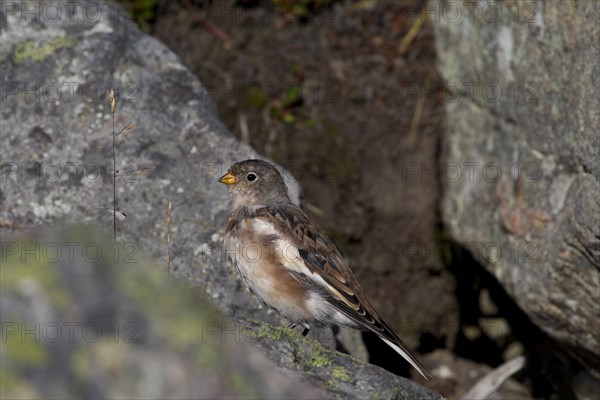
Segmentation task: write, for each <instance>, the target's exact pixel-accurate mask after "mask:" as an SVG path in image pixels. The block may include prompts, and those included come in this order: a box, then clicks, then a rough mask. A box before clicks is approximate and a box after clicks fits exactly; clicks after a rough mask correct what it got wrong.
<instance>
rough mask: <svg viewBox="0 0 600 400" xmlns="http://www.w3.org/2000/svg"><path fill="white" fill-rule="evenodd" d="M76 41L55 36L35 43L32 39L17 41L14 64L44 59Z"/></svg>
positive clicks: (73, 44)
mask: <svg viewBox="0 0 600 400" xmlns="http://www.w3.org/2000/svg"><path fill="white" fill-rule="evenodd" d="M76 43H77V42H76V41H75V39H73V38H63V37H60V38H55V39H51V40H48V41H46V42H43V43H41V44H40V45H36V43H35V41H33V40H26V41H25V42H23V43H19V44H18V45H17V48H16V49H15V54H14V56H13V59H14V61H15V63H16V64H18V63H21V62H24V61H26V60H27V59H31V60H32V61H44V60H45V59H46V58H48V56H51V55H52V54H54V52H55V51H56V50H58V49H65V48H70V47H73V46H75V44H76Z"/></svg>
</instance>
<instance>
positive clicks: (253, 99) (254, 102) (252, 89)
mask: <svg viewBox="0 0 600 400" xmlns="http://www.w3.org/2000/svg"><path fill="white" fill-rule="evenodd" d="M266 102H267V94H266V93H265V91H264V90H263V89H262V88H261V87H260V86H259V85H258V84H256V85H251V86H249V87H248V90H247V91H246V104H247V105H248V106H250V107H255V108H262V107H263V106H264V105H265V104H266Z"/></svg>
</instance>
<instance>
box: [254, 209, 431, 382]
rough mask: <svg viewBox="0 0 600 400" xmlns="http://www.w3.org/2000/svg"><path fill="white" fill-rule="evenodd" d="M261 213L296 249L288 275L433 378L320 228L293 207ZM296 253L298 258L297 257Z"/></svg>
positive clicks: (288, 264) (287, 262)
mask: <svg viewBox="0 0 600 400" xmlns="http://www.w3.org/2000/svg"><path fill="white" fill-rule="evenodd" d="M262 214H263V216H264V218H266V219H267V221H268V222H269V224H270V225H272V226H273V228H274V229H275V230H276V231H277V232H278V234H279V236H282V237H284V240H285V241H286V242H288V243H287V245H288V246H289V245H290V244H291V246H292V247H293V248H289V247H288V248H287V249H286V253H287V254H288V255H290V254H293V255H294V256H292V257H285V265H284V267H286V268H287V269H288V273H290V274H291V275H292V276H293V277H294V278H295V279H297V280H298V281H300V282H303V283H304V284H306V285H308V286H310V287H311V288H312V289H313V290H314V291H315V292H317V293H319V294H320V295H321V296H322V297H323V298H324V299H325V300H326V301H327V302H328V303H330V304H331V305H332V306H333V307H335V308H336V309H337V310H338V311H340V312H341V313H342V314H343V315H345V316H346V317H348V318H349V319H351V320H352V321H354V322H355V323H356V324H357V325H359V326H361V327H363V328H365V329H366V330H370V331H372V332H374V333H375V334H377V335H378V336H379V337H380V338H381V339H382V340H383V341H385V342H386V343H387V344H388V345H389V346H390V347H392V348H393V349H394V350H396V352H398V353H399V354H400V355H401V356H402V357H403V358H404V359H405V360H406V361H408V362H409V363H410V364H411V365H412V366H413V367H414V368H415V369H416V370H417V371H418V372H419V373H420V374H421V375H423V377H425V378H426V379H428V378H429V377H430V375H429V373H428V372H427V371H426V370H425V368H424V367H423V366H422V365H421V364H420V363H419V362H418V361H417V360H416V359H415V358H414V357H413V356H412V355H411V354H410V352H409V351H408V349H406V347H405V345H404V344H403V343H402V341H401V340H400V338H399V337H398V335H396V334H395V333H394V331H392V329H391V328H390V327H389V326H388V325H387V324H386V323H385V322H384V321H383V320H382V319H381V317H379V315H378V314H377V312H376V311H375V309H374V308H373V307H372V306H371V304H370V303H369V301H368V300H367V299H366V296H365V295H364V294H363V291H362V289H361V287H360V286H359V284H358V281H357V280H356V278H355V277H354V274H353V273H352V271H351V270H350V268H349V267H348V264H346V262H345V261H344V258H343V257H342V255H341V254H340V252H339V250H338V249H337V247H336V246H335V244H334V243H333V242H332V241H331V240H330V239H329V238H328V236H327V235H326V233H325V232H324V231H323V229H322V228H321V227H320V226H318V225H317V224H316V223H314V222H312V221H311V220H310V219H309V217H308V216H307V215H306V214H305V213H304V211H302V210H301V209H300V208H298V207H296V206H295V205H293V204H286V205H283V206H279V207H267V208H264V209H263V212H262ZM296 251H297V254H298V255H299V257H295V252H296Z"/></svg>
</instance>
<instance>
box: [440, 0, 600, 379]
mask: <svg viewBox="0 0 600 400" xmlns="http://www.w3.org/2000/svg"><path fill="white" fill-rule="evenodd" d="M430 7H431V17H432V18H433V20H434V21H435V23H434V29H435V31H436V37H437V40H436V47H437V53H438V62H439V69H440V71H441V73H442V75H443V77H444V79H445V80H446V84H447V87H448V88H449V95H448V97H449V98H451V99H450V100H449V101H447V104H446V117H447V128H446V136H445V137H444V145H443V148H444V151H443V165H445V166H446V167H447V169H448V171H449V172H448V175H447V176H446V178H445V179H443V180H442V181H443V183H444V186H445V191H444V195H443V205H442V213H443V220H444V222H445V224H446V226H447V227H448V229H449V232H450V235H451V237H452V238H453V239H454V240H456V241H457V242H458V243H460V244H462V245H463V246H464V247H465V248H467V249H468V250H469V251H470V252H471V253H472V254H473V256H474V258H475V259H476V260H477V261H478V262H480V263H481V264H482V265H484V266H485V267H486V268H487V270H488V271H489V272H490V273H491V274H492V275H493V276H494V277H495V278H496V279H497V280H498V281H499V282H500V283H501V285H502V286H503V287H504V288H505V290H506V291H507V292H508V293H509V294H510V295H511V297H512V298H513V299H514V300H515V301H516V303H517V304H518V305H519V306H520V308H521V309H522V310H524V311H525V313H526V314H527V315H528V316H529V318H531V320H532V321H533V322H534V323H535V324H536V325H537V326H539V327H540V328H541V329H542V330H543V331H544V332H545V333H546V334H548V335H549V336H551V337H552V338H554V339H556V340H557V341H559V342H560V343H562V344H563V345H564V346H565V347H566V348H567V349H568V350H569V351H570V352H571V354H572V355H574V356H575V357H576V358H577V359H578V360H579V361H580V362H582V363H583V364H584V366H585V367H586V368H587V369H588V370H589V371H591V372H593V373H595V374H599V373H600V365H599V364H598V362H599V360H600V336H599V332H600V322H599V321H600V302H598V299H599V298H600V281H599V279H600V278H599V277H600V183H599V181H600V141H599V132H600V115H599V113H598V110H600V90H599V89H600V63H599V60H600V42H599V41H598V37H599V35H600V25H598V20H599V19H600V3H598V2H596V1H578V2H559V1H552V2H537V1H530V2H528V1H526V2H508V1H507V2H505V1H498V2H494V3H491V2H489V3H488V2H466V1H465V2H462V1H458V2H456V1H433V2H431V3H430ZM457 11H458V12H459V13H457ZM465 60H468V62H465Z"/></svg>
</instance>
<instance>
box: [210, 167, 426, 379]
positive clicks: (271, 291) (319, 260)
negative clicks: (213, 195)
mask: <svg viewBox="0 0 600 400" xmlns="http://www.w3.org/2000/svg"><path fill="white" fill-rule="evenodd" d="M219 182H220V183H222V184H225V185H227V187H228V191H229V195H230V199H231V212H230V214H229V217H228V219H227V227H226V230H225V235H224V248H225V251H226V252H227V255H228V257H229V258H230V259H231V261H232V263H233V265H234V266H235V268H236V269H237V272H238V274H239V276H240V277H241V280H242V281H243V282H244V283H245V284H246V286H247V287H248V288H249V289H250V291H251V292H252V293H253V294H254V295H255V296H256V297H257V298H258V300H259V301H260V302H261V303H262V304H264V305H265V306H267V307H268V308H271V309H273V310H275V311H276V312H278V313H279V314H281V315H282V316H283V317H285V318H286V319H288V320H289V321H291V324H290V325H289V327H291V328H295V327H297V326H298V325H300V326H302V327H303V328H304V329H303V332H302V334H303V335H304V336H305V335H306V334H307V333H308V331H309V329H310V326H311V324H316V325H343V326H349V327H351V328H355V329H359V330H362V331H371V332H373V333H375V334H376V335H377V336H378V337H379V338H380V339H381V340H383V341H384V342H385V343H386V344H387V345H389V346H390V347H391V348H392V349H394V350H395V351H396V352H397V353H398V354H400V355H401V356H402V357H403V358H404V359H405V360H406V361H407V362H408V363H409V364H410V365H412V366H413V367H414V368H415V369H416V370H417V371H418V372H419V373H420V374H421V375H422V376H423V377H424V378H425V379H429V378H430V377H431V375H430V374H429V372H427V370H426V369H425V368H424V367H423V366H422V365H421V364H420V363H419V361H418V360H417V359H416V358H415V357H414V356H413V355H412V354H411V353H410V352H409V350H408V349H407V348H406V346H405V345H404V343H403V342H402V341H401V340H400V338H399V337H398V335H397V334H396V333H394V331H393V330H392V329H391V328H390V327H389V325H387V324H386V323H385V322H384V321H383V319H382V318H381V317H380V316H379V314H378V313H377V311H375V309H374V308H373V306H372V305H371V303H370V302H369V300H368V299H367V297H366V296H365V293H364V291H363V290H362V288H361V287H360V285H359V284H358V281H357V280H356V278H355V276H354V274H353V273H352V271H351V269H350V267H349V266H348V264H347V262H346V261H345V260H344V258H343V256H342V255H341V253H340V251H339V250H338V248H337V247H336V245H335V244H334V243H333V241H332V240H331V239H330V238H329V237H328V236H327V234H326V233H325V231H324V229H323V228H322V227H321V226H319V225H318V224H317V223H316V222H315V221H313V220H312V219H311V218H310V217H309V216H308V215H307V214H306V213H305V212H304V211H303V210H302V209H301V208H300V207H298V206H297V205H295V204H294V203H293V202H292V201H291V200H290V198H289V196H288V190H287V186H286V184H285V181H284V179H283V177H282V175H281V174H280V173H279V171H278V170H277V168H275V167H274V166H273V165H271V164H270V163H268V162H266V161H263V160H258V159H249V160H244V161H239V162H237V163H235V164H233V165H232V166H231V167H230V168H229V169H228V170H227V172H226V173H225V174H224V175H223V176H222V177H221V178H219Z"/></svg>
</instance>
